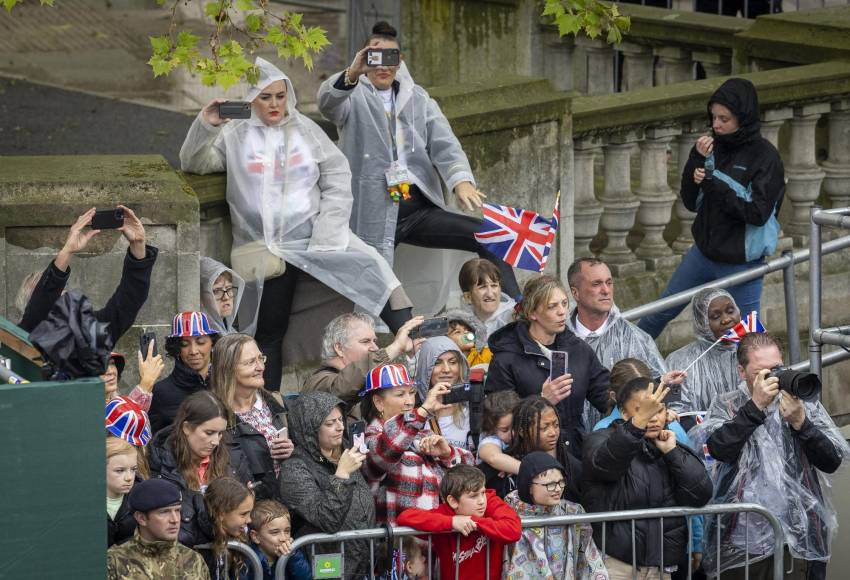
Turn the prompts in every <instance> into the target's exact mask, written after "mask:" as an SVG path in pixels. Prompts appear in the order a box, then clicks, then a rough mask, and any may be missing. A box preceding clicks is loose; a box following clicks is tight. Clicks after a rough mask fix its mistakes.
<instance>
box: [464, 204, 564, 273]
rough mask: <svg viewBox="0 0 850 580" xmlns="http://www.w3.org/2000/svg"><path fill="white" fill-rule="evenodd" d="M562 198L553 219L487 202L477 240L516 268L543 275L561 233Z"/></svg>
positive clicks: (483, 208) (476, 236)
mask: <svg viewBox="0 0 850 580" xmlns="http://www.w3.org/2000/svg"><path fill="white" fill-rule="evenodd" d="M560 198H561V192H558V195H557V197H556V198H555V210H554V211H553V212H552V218H551V219H550V218H545V217H543V216H542V215H540V214H538V213H535V212H533V211H528V210H525V209H519V208H515V207H508V206H506V205H496V204H494V203H485V204H484V206H483V207H482V208H481V211H482V214H483V216H484V222H483V223H482V224H481V227H480V228H479V230H478V233H476V234H475V239H476V240H478V242H479V243H480V244H481V245H482V246H484V247H485V248H487V250H489V251H490V252H492V253H493V254H494V255H496V256H498V257H500V258H502V259H503V260H504V261H505V263H507V264H510V265H511V266H514V267H515V268H522V269H523V270H531V271H532V272H542V271H543V269H544V268H545V267H546V262H547V260H548V259H549V252H550V250H551V249H552V242H553V241H554V240H555V233H556V232H557V231H558V225H559V221H560V214H559V211H558V205H559V204H558V202H559V200H560Z"/></svg>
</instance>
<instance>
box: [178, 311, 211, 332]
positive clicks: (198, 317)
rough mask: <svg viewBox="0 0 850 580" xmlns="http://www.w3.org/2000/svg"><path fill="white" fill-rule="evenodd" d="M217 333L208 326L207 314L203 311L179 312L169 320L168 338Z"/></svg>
mask: <svg viewBox="0 0 850 580" xmlns="http://www.w3.org/2000/svg"><path fill="white" fill-rule="evenodd" d="M209 334H218V331H217V330H215V329H213V328H212V327H211V326H210V321H209V320H207V315H206V314H204V313H203V312H191V311H187V312H181V313H180V314H178V315H177V316H175V317H174V320H173V321H172V322H171V334H169V335H168V338H185V337H187V336H207V335H209Z"/></svg>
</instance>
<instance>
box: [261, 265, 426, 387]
mask: <svg viewBox="0 0 850 580" xmlns="http://www.w3.org/2000/svg"><path fill="white" fill-rule="evenodd" d="M301 275H304V276H306V275H308V274H306V273H305V272H303V271H301V270H299V269H298V268H296V267H294V266H293V265H292V264H287V265H286V271H285V272H284V273H283V275H282V276H278V277H277V278H272V279H270V280H266V281H265V282H264V283H263V297H262V298H261V299H260V310H259V312H258V313H257V331H256V333H255V336H254V339H255V340H256V341H257V346H259V347H260V350H261V351H262V352H263V354H264V355H266V357H268V358H267V360H266V370H265V371H264V372H263V378H264V379H265V387H266V389H267V390H269V391H273V392H274V391H278V390H280V383H281V378H282V369H283V338H284V336H286V330H287V328H289V313H290V312H291V311H292V301H293V299H294V298H295V287H296V286H297V284H296V281H297V280H298V277H299V276H301ZM412 317H413V312H412V309H411V308H402V309H400V310H391V309H390V304H389V301H388V302H387V304H385V305H384V309H383V310H382V311H381V320H383V321H384V322H385V323H386V325H387V326H388V327H389V328H390V331H391V332H392V333H393V334H395V333H396V332H398V329H399V328H401V325H402V324H404V323H405V322H407V321H408V320H410V319H411V318H412Z"/></svg>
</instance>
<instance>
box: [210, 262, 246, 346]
mask: <svg viewBox="0 0 850 580" xmlns="http://www.w3.org/2000/svg"><path fill="white" fill-rule="evenodd" d="M244 292H245V281H244V280H243V279H242V277H241V276H240V275H239V274H237V273H236V272H234V271H233V270H231V269H230V268H228V267H227V266H225V265H224V264H222V263H221V262H217V261H215V260H213V259H212V258H207V257H206V256H202V257H201V309H202V311H203V312H204V313H205V314H206V315H207V320H209V322H210V326H211V327H213V328H214V329H215V330H217V331H218V332H219V334H221V335H222V336H223V335H226V334H233V333H234V332H239V331H238V330H237V329H236V326H235V322H236V313H237V312H239V303H240V302H241V301H242V294H243V293H244Z"/></svg>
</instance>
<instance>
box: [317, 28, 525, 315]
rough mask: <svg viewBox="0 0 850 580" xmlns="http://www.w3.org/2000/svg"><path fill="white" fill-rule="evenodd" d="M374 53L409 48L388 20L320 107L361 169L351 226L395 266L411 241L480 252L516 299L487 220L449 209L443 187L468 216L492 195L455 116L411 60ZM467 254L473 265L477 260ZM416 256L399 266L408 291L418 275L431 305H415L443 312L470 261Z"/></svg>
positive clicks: (325, 86) (322, 93) (325, 89)
mask: <svg viewBox="0 0 850 580" xmlns="http://www.w3.org/2000/svg"><path fill="white" fill-rule="evenodd" d="M368 49H395V50H399V49H400V46H399V41H398V38H397V33H396V31H395V29H394V28H393V27H392V26H390V25H389V24H388V23H386V22H379V23H378V24H376V25H375V27H374V28H373V29H372V35H371V36H370V37H369V40H368V42H367V46H366V47H364V48H363V49H361V50H360V51H359V52H358V53H357V55H356V56H355V58H354V61H353V62H352V64H351V66H350V67H348V68H347V69H345V70H344V71H341V72H339V73H337V74H335V75H332V76H331V77H330V78H329V79H327V80H326V81H325V82H324V83H322V85H321V87H320V88H319V93H318V101H319V110H320V111H321V113H322V115H324V116H325V117H326V118H328V119H329V120H330V121H331V122H333V123H334V124H335V125H336V126H337V128H338V129H339V134H340V139H339V146H340V148H341V149H342V150H343V152H344V153H345V155H346V157H348V161H349V163H350V164H351V172H352V175H353V180H352V186H351V187H352V193H353V195H354V209H353V211H352V212H351V228H352V229H353V230H354V232H355V233H356V234H357V235H358V236H360V237H361V238H362V239H363V241H365V242H366V243H368V244H369V245H371V246H373V247H375V248H377V250H378V251H379V252H380V253H381V255H382V256H384V258H386V259H387V261H388V262H389V263H390V264H393V261H394V251H395V246H396V245H398V244H401V243H405V244H410V245H412V246H420V247H425V248H443V249H452V250H464V251H466V252H475V253H476V254H478V255H479V256H480V257H482V258H487V259H489V260H491V261H492V262H493V263H494V264H496V265H497V267H498V268H499V272H500V273H501V278H502V287H503V289H504V291H505V292H506V293H507V294H508V295H509V296H511V297H512V298H516V296H517V295H518V294H519V286H518V285H517V282H516V277H515V276H514V273H513V269H512V268H511V267H510V266H509V265H507V264H505V262H504V261H502V260H501V259H499V258H497V257H496V256H494V255H493V254H491V253H490V252H488V251H487V250H485V249H484V248H483V247H482V246H481V245H480V244H479V243H478V242H477V241H476V240H475V238H474V234H475V233H476V232H477V231H478V229H479V228H480V226H481V218H479V217H472V216H469V215H463V214H461V213H458V212H453V211H448V210H447V206H446V202H445V199H444V198H443V184H445V187H446V189H447V190H449V191H454V193H455V194H456V195H457V197H458V200H459V201H460V202H461V203H462V204H464V206H465V207H466V208H467V209H468V210H473V209H475V208H476V207H480V206H481V204H482V198H483V197H484V196H483V194H481V192H479V191H478V190H477V189H476V185H475V180H474V177H473V175H472V169H471V168H470V165H469V161H468V159H467V157H466V155H465V154H464V152H463V149H462V148H461V145H460V142H459V141H458V140H457V137H455V135H454V133H453V132H452V129H451V126H450V125H449V122H448V120H446V117H445V116H444V115H443V113H442V111H440V107H439V106H438V105H437V103H436V102H435V101H434V100H433V99H432V98H431V97H430V96H429V95H428V93H427V92H426V91H425V89H423V88H422V87H420V86H419V85H416V84H415V83H414V81H413V78H412V77H411V76H410V73H409V72H408V70H407V66H406V65H405V64H404V62H403V61H400V63H399V64H398V65H393V66H368V65H367V50H368ZM390 188H395V189H396V190H398V191H397V193H394V194H391V192H390ZM412 255H413V254H411V256H412ZM465 255H466V258H463V260H464V261H465V260H466V259H468V258H469V257H470V256H469V255H468V254H465ZM415 256H416V258H415V259H413V258H412V257H410V256H409V257H408V259H406V260H399V263H398V264H394V266H395V267H396V271H397V272H402V273H401V274H400V277H401V278H402V280H403V281H404V283H405V288H406V289H407V290H408V291H412V286H411V283H410V281H411V280H413V279H414V278H416V279H417V285H420V286H422V287H423V288H424V287H430V289H431V291H430V292H429V293H424V292H423V293H422V294H423V296H422V298H423V299H422V300H421V301H420V299H419V295H417V296H416V299H415V300H414V301H415V302H416V306H417V307H418V308H420V309H423V311H427V312H433V311H436V310H429V309H436V308H442V306H443V305H444V304H442V303H439V301H440V300H441V299H444V298H445V297H446V294H447V292H448V288H449V286H448V281H449V280H451V279H453V278H454V277H455V276H457V272H458V270H459V269H460V265H461V263H462V262H460V261H458V262H457V263H456V264H452V265H451V266H447V265H444V266H443V268H442V269H441V270H440V271H438V272H435V269H434V266H436V263H435V262H434V260H436V259H439V258H442V257H444V256H440V255H439V254H438V253H436V252H421V251H419V252H417V253H416V254H415ZM426 302H427V303H428V304H427V305H426Z"/></svg>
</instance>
